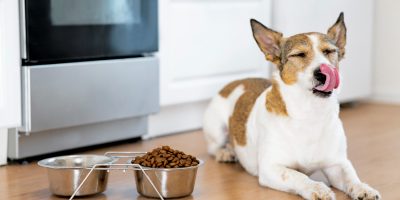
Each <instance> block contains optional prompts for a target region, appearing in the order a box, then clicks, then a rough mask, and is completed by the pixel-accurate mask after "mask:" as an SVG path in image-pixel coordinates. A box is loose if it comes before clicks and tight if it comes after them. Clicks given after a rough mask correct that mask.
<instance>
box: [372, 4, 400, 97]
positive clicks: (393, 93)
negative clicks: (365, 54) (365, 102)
mask: <svg viewBox="0 0 400 200" xmlns="http://www.w3.org/2000/svg"><path fill="white" fill-rule="evenodd" d="M375 3H376V6H375V8H376V11H375V50H374V51H375V52H374V56H375V57H374V72H373V98H374V99H375V100H379V101H385V102H396V103H400V88H399V86H400V77H399V75H400V48H399V47H400V12H399V10H400V1H398V0H379V1H376V2H375Z"/></svg>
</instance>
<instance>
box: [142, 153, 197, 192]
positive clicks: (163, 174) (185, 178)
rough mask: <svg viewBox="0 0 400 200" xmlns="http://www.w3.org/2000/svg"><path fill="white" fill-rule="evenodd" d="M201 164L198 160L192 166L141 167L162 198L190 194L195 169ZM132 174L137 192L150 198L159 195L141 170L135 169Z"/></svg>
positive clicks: (193, 183) (195, 172)
mask: <svg viewBox="0 0 400 200" xmlns="http://www.w3.org/2000/svg"><path fill="white" fill-rule="evenodd" d="M202 164H203V161H202V160H199V164H198V165H197V166H192V167H184V168H149V167H143V169H144V170H145V172H146V174H147V175H148V176H149V178H150V179H151V181H152V182H153V183H154V185H155V187H156V188H157V190H158V191H159V192H160V194H161V195H162V196H163V197H164V198H178V197H184V196H189V195H190V194H192V192H193V189H194V185H195V181H196V174H197V169H198V168H199V167H200V166H201V165H202ZM134 174H135V180H136V189H137V191H138V192H139V194H141V195H142V196H145V197H151V198H158V197H159V196H158V194H157V192H156V191H155V190H154V188H153V187H152V185H151V184H150V182H149V180H147V178H146V176H145V175H144V174H143V172H142V171H141V170H136V171H135V173H134Z"/></svg>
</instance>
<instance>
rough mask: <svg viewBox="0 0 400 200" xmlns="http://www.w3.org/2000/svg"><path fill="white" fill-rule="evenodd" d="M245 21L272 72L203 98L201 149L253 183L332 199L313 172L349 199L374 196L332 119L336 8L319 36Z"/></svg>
mask: <svg viewBox="0 0 400 200" xmlns="http://www.w3.org/2000/svg"><path fill="white" fill-rule="evenodd" d="M250 24H251V28H252V32H253V37H254V39H255V41H256V43H257V45H258V47H259V48H260V50H261V51H262V53H263V54H264V55H265V58H266V60H268V61H270V62H272V63H273V64H274V65H275V66H276V69H275V71H274V72H273V75H272V79H271V80H267V79H262V78H248V79H243V80H237V81H234V82H231V83H229V84H228V85H226V86H225V87H224V88H223V89H222V90H221V91H220V92H219V94H218V95H216V96H215V97H214V98H213V99H212V100H211V102H210V104H209V105H208V107H207V109H206V111H205V114H204V126H203V130H204V133H205V138H206V141H207V146H208V152H209V154H211V155H213V156H215V158H216V160H218V161H220V162H234V161H239V163H240V164H241V165H242V166H243V168H244V169H245V170H246V171H247V172H248V173H250V174H251V175H254V176H258V181H259V184H260V185H262V186H266V187H270V188H273V189H276V190H281V191H285V192H289V193H294V194H297V195H300V196H302V197H303V198H304V199H312V200H317V199H318V200H333V199H335V194H334V192H333V191H332V190H331V189H330V187H328V186H327V185H325V184H324V183H323V182H318V181H315V180H312V179H310V178H309V175H310V174H312V173H314V172H316V171H321V172H322V173H323V174H324V175H325V176H326V178H327V180H328V181H329V183H330V185H332V186H333V187H335V188H337V189H339V190H341V191H343V192H345V193H346V194H348V195H349V196H350V197H351V198H352V199H356V200H372V199H373V200H378V199H381V195H380V194H379V192H378V191H377V190H375V189H373V188H371V187H370V186H369V185H367V184H365V183H363V182H361V181H360V179H359V178H358V176H357V174H356V171H355V169H354V167H353V166H352V164H351V162H350V161H349V159H348V158H347V152H346V151H347V150H346V149H347V145H346V137H345V132H344V129H343V125H342V122H341V120H340V119H339V103H338V98H337V94H338V91H339V90H340V87H341V85H340V68H339V65H338V64H339V61H340V60H341V59H342V58H343V57H344V54H345V45H346V25H345V23H344V15H343V12H342V13H340V15H339V18H338V19H337V21H336V23H335V24H334V25H332V26H331V27H330V28H329V29H328V31H327V33H326V34H324V33H317V32H310V33H301V34H297V35H294V36H290V37H283V35H282V33H280V32H277V31H274V30H272V29H270V28H267V27H266V26H264V25H263V24H261V23H260V22H258V21H256V20H254V19H251V20H250Z"/></svg>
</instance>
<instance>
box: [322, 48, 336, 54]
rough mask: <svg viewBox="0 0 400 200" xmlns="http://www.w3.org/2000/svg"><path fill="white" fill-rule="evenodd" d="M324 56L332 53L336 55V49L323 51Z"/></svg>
mask: <svg viewBox="0 0 400 200" xmlns="http://www.w3.org/2000/svg"><path fill="white" fill-rule="evenodd" d="M322 53H323V54H324V55H329V54H331V53H336V49H325V50H323V51H322Z"/></svg>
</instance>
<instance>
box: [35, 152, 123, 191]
mask: <svg viewBox="0 0 400 200" xmlns="http://www.w3.org/2000/svg"><path fill="white" fill-rule="evenodd" d="M115 161H116V159H115V158H112V157H107V156H100V155H72V156H60V157H54V158H48V159H44V160H41V161H39V162H38V165H40V166H41V167H45V168H47V172H48V179H49V183H50V191H51V192H52V193H53V194H55V195H60V196H71V195H72V194H73V193H74V191H75V190H76V188H77V187H78V186H79V184H80V183H81V182H82V181H83V179H84V178H85V176H86V175H87V173H88V172H89V171H90V168H91V167H93V165H95V164H108V163H114V162H115ZM107 180H108V172H107V170H94V171H93V172H92V174H90V176H89V177H88V179H87V180H86V182H85V184H84V185H83V186H82V188H80V190H79V192H78V193H77V194H76V196H87V195H93V194H97V193H101V192H104V191H105V190H106V187H107Z"/></svg>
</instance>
